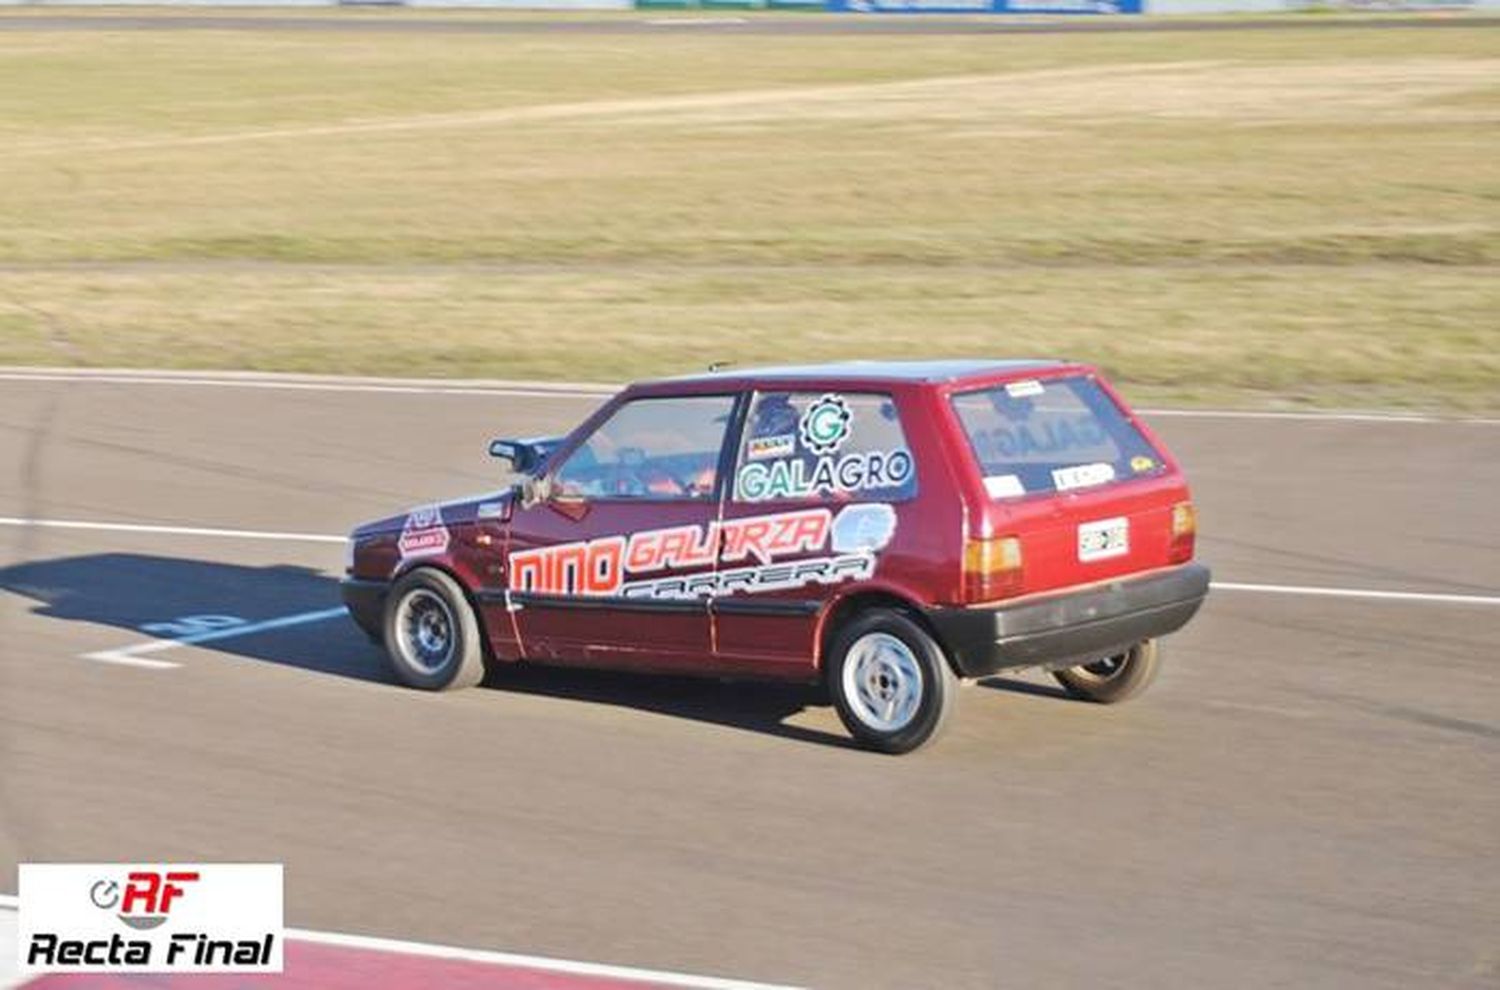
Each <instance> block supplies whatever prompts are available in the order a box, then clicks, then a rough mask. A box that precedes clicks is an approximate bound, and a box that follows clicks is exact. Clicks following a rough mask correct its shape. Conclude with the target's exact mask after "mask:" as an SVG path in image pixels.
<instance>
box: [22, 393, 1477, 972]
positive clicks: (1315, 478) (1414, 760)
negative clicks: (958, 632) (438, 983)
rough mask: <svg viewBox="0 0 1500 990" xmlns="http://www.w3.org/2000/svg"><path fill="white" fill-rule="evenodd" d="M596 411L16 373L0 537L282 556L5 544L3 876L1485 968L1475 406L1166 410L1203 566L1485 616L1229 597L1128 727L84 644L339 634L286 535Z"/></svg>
mask: <svg viewBox="0 0 1500 990" xmlns="http://www.w3.org/2000/svg"><path fill="white" fill-rule="evenodd" d="M595 401H597V400H596V399H593V398H588V397H576V396H569V395H566V394H548V393H547V392H545V391H541V390H535V391H529V392H527V393H526V394H522V395H509V396H507V395H501V394H484V393H483V392H482V391H474V392H469V393H453V394H440V393H429V392H424V391H402V390H395V391H361V390H346V391H329V390H324V389H321V388H316V387H313V388H306V389H263V388H258V387H254V386H253V384H252V385H242V387H230V386H218V385H212V384H201V385H194V384H175V385H161V384H140V383H135V384H132V383H128V382H118V383H111V382H103V381H88V380H78V381H74V380H57V381H42V380H35V381H28V380H22V379H17V378H12V379H7V380H3V381H0V463H3V464H5V465H8V470H5V471H3V472H0V516H4V517H12V518H30V519H60V520H106V521H117V522H135V523H140V524H166V525H170V526H178V527H201V528H204V529H206V530H217V529H222V528H238V529H245V530H255V531H268V532H275V533H283V534H290V535H289V536H288V537H284V538H264V539H251V538H238V537H233V536H226V535H223V534H217V535H216V534H214V533H211V532H209V533H199V534H195V535H194V534H182V533H176V534H174V533H165V532H155V531H141V532H117V531H108V530H90V529H62V528H50V527H36V526H18V525H7V526H0V588H3V589H4V590H3V592H0V643H3V644H4V645H3V647H0V746H3V750H0V889H6V888H8V889H12V890H13V888H9V887H8V885H9V881H6V880H4V879H3V877H4V876H6V875H8V873H9V866H10V865H11V864H13V863H15V862H17V861H21V860H85V861H87V860H102V861H116V860H137V859H152V860H182V861H194V860H248V861H262V860H269V861H281V862H285V863H286V867H287V877H288V886H287V903H288V919H287V920H288V923H289V924H292V925H296V926H299V927H304V928H315V929H326V930H338V931H345V932H364V933H369V934H375V935H385V936H392V937H398V938H407V939H416V940H423V941H430V942H439V943H446V944H452V945H465V946H475V947H483V948H491V949H500V950H512V951H517V952H527V953H536V954H540V955H548V956H557V957H563V958H570V959H582V960H596V961H603V962H610V963H619V964H625V965H635V966H644V967H650V968H654V969H665V970H673V971H686V972H698V973H712V974H722V975H726V976H734V977H740V978H745V979H757V980H766V981H771V982H778V983H794V984H805V985H811V986H819V987H939V986H941V987H992V986H997V985H1004V986H1046V987H1074V986H1076V987H1100V986H1128V987H1152V988H1157V987H1201V986H1213V987H1240V986H1243V987H1255V988H1261V987H1265V986H1277V985H1283V986H1296V987H1299V988H1305V987H1333V986H1337V987H1359V988H1378V987H1390V988H1409V987H1424V988H1428V987H1430V988H1441V987H1475V988H1478V987H1494V986H1495V985H1496V983H1497V981H1500V791H1497V789H1496V787H1495V783H1496V781H1497V780H1500V649H1497V647H1496V638H1497V637H1496V633H1497V632H1500V607H1497V605H1496V604H1495V603H1494V601H1493V599H1494V597H1495V596H1497V595H1500V507H1497V505H1500V503H1497V500H1496V498H1495V495H1494V493H1495V492H1496V491H1497V490H1500V425H1496V424H1494V423H1462V422H1456V423H1444V422H1430V421H1417V422H1399V421H1382V420H1361V419H1357V418H1351V419H1328V420H1317V419H1254V418H1213V417H1196V416H1193V417H1162V418H1160V419H1158V420H1157V424H1158V426H1159V427H1160V429H1161V430H1162V432H1163V433H1164V435H1165V437H1166V439H1167V441H1168V442H1169V444H1171V445H1172V447H1173V448H1174V450H1175V451H1176V452H1177V453H1178V454H1179V456H1180V457H1181V458H1182V459H1183V461H1184V462H1185V463H1186V465H1187V466H1188V468H1189V471H1190V473H1191V476H1192V479H1193V481H1194V485H1195V491H1196V496H1197V500H1198V503H1199V505H1200V508H1201V525H1202V529H1203V538H1202V541H1201V555H1202V556H1203V558H1204V559H1206V560H1207V561H1209V562H1210V563H1212V564H1213V565H1214V567H1215V570H1216V577H1217V578H1218V579H1220V580H1222V581H1225V582H1232V583H1236V584H1253V585H1277V586H1284V585H1294V586H1319V587H1336V588H1347V589H1365V590H1385V591H1391V592H1401V591H1407V592H1430V593H1434V594H1439V595H1443V594H1446V595H1453V596H1468V597H1472V598H1474V599H1475V600H1472V601H1468V600H1464V599H1463V598H1460V599H1459V600H1452V601H1450V600H1442V599H1434V600H1402V599H1380V598H1361V597H1318V596H1309V595H1305V594H1296V593H1290V594H1288V593H1278V592H1269V591H1237V590H1226V589H1220V590H1218V591H1216V592H1215V594H1214V595H1213V596H1212V597H1211V599H1210V601H1209V602H1208V604H1207V605H1206V606H1205V608H1204V611H1203V613H1202V614H1201V616H1200V617H1199V618H1198V619H1197V620H1196V622H1195V623H1194V624H1193V625H1192V626H1190V627H1189V628H1188V629H1187V630H1186V631H1185V632H1183V633H1182V634H1180V635H1178V636H1176V637H1174V638H1173V639H1171V640H1170V641H1169V642H1168V644H1167V655H1168V665H1167V667H1166V669H1165V672H1164V673H1163V675H1162V678H1161V680H1160V681H1158V683H1157V684H1156V686H1155V687H1154V688H1153V689H1152V691H1151V692H1149V693H1148V694H1147V695H1146V696H1144V697H1143V698H1141V699H1139V700H1138V701H1136V702H1134V703H1131V704H1129V705H1125V706H1120V707H1118V708H1101V707H1095V706H1089V705H1084V704H1080V703H1076V702H1070V701H1067V700H1064V699H1063V698H1062V697H1060V696H1059V694H1058V692H1057V691H1054V690H1053V689H1051V688H1050V687H1049V686H1048V685H1047V683H1046V681H1045V680H1043V679H1041V678H1030V677H1028V678H1025V679H1014V680H996V681H990V682H985V683H982V684H978V685H972V686H969V687H968V688H966V689H965V691H964V693H963V695H962V697H961V699H960V705H959V711H958V713H957V719H956V723H955V725H954V727H953V729H952V731H951V732H950V733H949V734H948V735H947V736H946V737H945V738H944V739H943V740H942V741H941V742H940V743H939V744H938V745H937V746H935V747H934V748H931V749H929V750H926V751H924V752H922V753H920V754H917V755H915V756H912V757H907V758H901V759H892V758H885V757H879V756H875V755H872V754H867V753H864V752H860V751H858V750H854V749H851V748H849V747H848V746H847V745H846V744H845V741H844V737H843V733H842V732H841V731H840V730H839V727H838V724H837V720H836V718H835V717H834V716H833V714H832V712H831V711H830V710H829V709H828V708H826V707H824V706H823V705H822V704H821V703H820V701H819V699H818V698H817V697H816V695H814V694H812V693H810V692H807V691H802V690H797V689H787V688H772V687H759V686H747V685H729V684H720V683H717V682H694V681H680V680H659V679H647V678H631V677H627V676H622V675H609V674H590V673H581V672H569V673H563V672H554V671H546V670H540V669H538V670H531V671H525V672H522V671H516V672H514V673H512V674H511V675H510V676H507V677H504V678H501V679H500V680H499V681H497V682H496V683H495V684H493V685H491V686H487V687H485V688H481V689H477V690H473V691H468V692H463V693H459V694H455V695H451V696H439V695H428V694H422V693H418V692H413V691H409V690H404V689H400V688H397V687H394V686H392V685H390V684H389V682H388V679H387V677H386V675H385V673H384V671H383V668H382V665H381V661H380V658H379V656H378V654H377V652H376V650H375V649H374V648H373V647H371V646H369V645H368V644H367V643H366V642H364V640H363V639H362V638H361V637H360V636H359V634H358V633H357V632H356V631H355V630H354V628H353V626H352V625H351V624H350V623H348V622H347V621H344V620H342V619H337V618H334V619H319V620H312V621H304V622H300V623H296V624H291V625H282V626H279V627H274V628H269V629H267V630H266V631H264V632H262V633H260V634H253V635H245V636H235V637H230V638H221V639H206V640H203V641H200V642H198V643H197V644H195V645H177V646H172V647H170V648H167V649H163V650H161V651H159V652H155V653H151V654H142V656H149V657H154V658H158V659H167V658H170V660H171V662H173V663H175V664H177V666H173V667H139V666H128V665H122V664H119V663H110V662H99V661H97V660H89V659H83V658H82V657H83V656H84V655H86V654H96V653H100V652H105V653H108V652H110V651H119V650H121V649H122V648H125V649H129V648H131V647H132V646H133V645H136V644H141V643H150V642H152V640H151V639H150V637H149V636H147V635H146V634H145V633H142V632H141V631H140V627H141V626H143V625H146V624H149V623H161V622H173V621H179V620H180V619H181V618H182V617H184V616H201V615H221V616H225V615H227V616H232V617H236V618H240V619H243V620H247V621H249V622H259V621H264V620H274V619H278V618H285V617H288V616H305V615H306V614H308V613H314V612H318V611H321V610H327V609H329V608H331V607H333V606H335V605H336V604H337V592H336V584H335V579H336V576H337V574H338V572H339V570H340V568H341V566H342V550H341V548H340V546H339V545H338V544H337V542H336V541H323V542H320V541H317V540H306V539H296V538H292V536H295V534H313V535H318V534H326V535H336V534H340V533H343V532H345V531H347V529H348V528H349V527H350V526H352V525H353V524H354V523H356V522H358V521H360V520H362V519H365V518H369V517H372V516H375V515H378V514H384V513H386V512H387V511H388V510H390V509H391V508H392V507H397V506H401V505H405V504H410V503H413V502H417V501H420V500H427V499H431V498H433V497H441V496H451V495H458V494H462V493H467V492H472V491H475V490H480V489H484V488H486V487H488V486H491V485H493V484H494V483H495V478H496V476H495V473H494V468H493V467H492V465H491V464H490V463H488V462H487V460H486V458H485V457H484V454H483V451H484V445H485V441H486V440H487V439H488V438H489V437H491V436H493V435H496V434H510V433H521V434H525V433H529V432H533V431H544V430H552V429H558V428H562V427H565V426H567V425H570V424H571V423H572V422H574V421H576V420H577V419H578V418H579V416H580V415H581V414H582V413H583V412H584V411H585V409H586V408H588V407H589V406H590V405H591V404H592V403H593V402H595ZM1485 599H1488V602H1489V603H1486V601H1485ZM157 632H158V634H159V635H174V633H172V632H171V631H170V630H162V629H158V630H157ZM178 634H180V631H179V633H178Z"/></svg>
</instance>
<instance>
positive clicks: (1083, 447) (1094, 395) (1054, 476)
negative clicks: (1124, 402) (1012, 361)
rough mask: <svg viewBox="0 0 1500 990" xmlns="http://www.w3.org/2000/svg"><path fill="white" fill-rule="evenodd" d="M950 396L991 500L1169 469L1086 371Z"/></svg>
mask: <svg viewBox="0 0 1500 990" xmlns="http://www.w3.org/2000/svg"><path fill="white" fill-rule="evenodd" d="M952 401H953V409H954V411H955V412H956V413H958V418H959V420H960V421H962V423H963V427H964V432H965V433H967V434H968V437H969V445H970V447H971V448H972V449H973V451H974V457H975V458H976V459H977V460H978V461H979V466H980V469H981V471H982V472H983V474H984V487H985V491H986V492H988V493H989V495H990V497H991V498H1015V497H1019V496H1023V495H1031V494H1035V493H1037V492H1055V491H1069V490H1073V489H1079V488H1092V487H1095V486H1098V485H1107V484H1111V483H1113V482H1116V481H1120V480H1124V479H1128V478H1137V477H1142V476H1147V475H1151V474H1155V473H1158V472H1160V471H1162V470H1163V469H1164V467H1165V466H1164V465H1163V463H1162V459H1161V454H1159V453H1158V452H1157V451H1156V449H1155V448H1154V447H1152V446H1151V444H1150V443H1149V442H1148V441H1147V440H1146V438H1145V437H1144V436H1142V435H1141V433H1140V431H1139V430H1137V429H1136V428H1135V426H1133V425H1132V424H1131V422H1130V421H1129V420H1128V419H1126V418H1125V415H1124V413H1122V412H1121V411H1120V407H1119V406H1118V405H1116V404H1115V402H1114V400H1113V399H1111V398H1110V397H1109V395H1108V394H1107V393H1105V391H1104V390H1103V389H1101V388H1100V387H1099V385H1098V383H1097V382H1095V381H1094V379H1093V378H1092V377H1089V376H1084V375H1080V376H1077V377H1071V378H1053V379H1047V380H1038V379H1026V380H1022V381H1014V382H1007V383H1006V384H1004V385H997V386H995V387H993V388H987V389H981V390H978V391H974V392H961V393H959V394H957V395H955V396H953V399H952Z"/></svg>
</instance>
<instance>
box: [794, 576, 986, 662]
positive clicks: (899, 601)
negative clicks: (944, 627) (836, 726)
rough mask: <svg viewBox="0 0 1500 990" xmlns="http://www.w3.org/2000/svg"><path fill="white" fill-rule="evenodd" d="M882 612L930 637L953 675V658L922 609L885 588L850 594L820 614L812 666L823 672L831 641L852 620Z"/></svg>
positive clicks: (867, 589)
mask: <svg viewBox="0 0 1500 990" xmlns="http://www.w3.org/2000/svg"><path fill="white" fill-rule="evenodd" d="M876 608H885V609H891V610H893V611H897V612H900V613H902V614H903V615H905V616H906V617H907V618H909V619H911V620H912V621H913V622H915V623H917V625H919V626H921V627H922V628H923V629H924V630H925V631H926V632H927V634H928V635H929V636H931V637H932V638H933V640H934V641H936V642H937V643H938V644H939V645H940V646H942V647H943V656H944V658H945V659H946V660H947V661H948V666H949V667H950V668H952V669H953V672H954V673H955V674H957V673H958V668H957V667H955V666H954V664H953V658H952V657H951V656H949V655H948V648H947V645H946V644H944V643H943V639H942V637H941V636H939V635H938V633H937V630H936V629H934V628H933V626H932V623H931V622H928V621H927V616H926V615H925V614H923V612H922V609H921V607H920V606H918V605H917V603H916V602H915V601H914V600H913V599H912V598H910V597H908V596H906V595H903V594H901V593H899V592H896V591H892V590H890V589H886V588H866V589H863V590H860V591H855V592H851V593H849V594H847V595H844V596H843V597H841V598H838V599H836V600H835V601H834V602H833V603H832V604H830V605H829V606H828V607H827V608H826V609H825V610H824V612H823V616H822V618H821V619H820V620H819V623H818V641H817V648H818V655H817V656H816V657H814V658H813V659H814V666H815V667H816V668H817V669H818V670H819V671H822V670H824V668H825V667H826V665H827V662H828V651H829V650H830V649H831V648H832V647H833V643H834V640H836V639H837V638H838V634H839V630H840V629H842V628H843V627H844V626H845V625H847V624H848V623H849V622H850V621H851V620H853V619H855V618H856V617H858V616H860V615H862V614H864V613H865V612H868V611H870V610H871V609H876Z"/></svg>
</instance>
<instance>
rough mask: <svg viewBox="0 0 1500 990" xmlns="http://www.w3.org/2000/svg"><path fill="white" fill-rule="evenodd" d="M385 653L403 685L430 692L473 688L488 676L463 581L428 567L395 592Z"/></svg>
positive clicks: (388, 610)
mask: <svg viewBox="0 0 1500 990" xmlns="http://www.w3.org/2000/svg"><path fill="white" fill-rule="evenodd" d="M385 651H386V655H387V657H388V658H389V659H390V662H391V668H392V669H393V670H394V671H395V672H396V676H397V677H399V678H400V679H401V681H402V683H404V684H407V685H409V686H410V687H414V688H422V689H423V690H425V691H448V690H452V689H454V688H465V687H473V686H474V685H475V684H478V683H479V682H480V680H482V679H483V678H484V647H483V644H482V643H481V642H480V633H479V620H477V619H476V618H475V617H474V610H473V609H472V608H470V607H469V600H468V599H467V598H465V597H464V593H463V589H462V588H461V587H459V584H458V582H457V581H455V580H453V578H451V577H449V576H448V575H447V574H444V573H443V572H442V571H438V570H434V569H432V568H428V567H424V568H419V569H418V570H415V571H412V572H411V573H409V574H407V575H406V576H405V577H403V578H402V579H401V580H399V581H397V582H396V586H395V587H394V588H392V589H391V594H390V597H389V598H387V599H386V606H385Z"/></svg>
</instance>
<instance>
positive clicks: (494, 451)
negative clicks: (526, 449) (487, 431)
mask: <svg viewBox="0 0 1500 990" xmlns="http://www.w3.org/2000/svg"><path fill="white" fill-rule="evenodd" d="M490 456H491V457H493V458H495V459H496V460H501V461H509V462H510V469H511V470H512V471H515V472H517V473H518V474H525V473H526V472H525V469H524V468H522V467H521V461H522V460H523V458H524V454H523V453H522V450H521V444H520V443H518V442H516V441H515V440H491V441H490Z"/></svg>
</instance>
